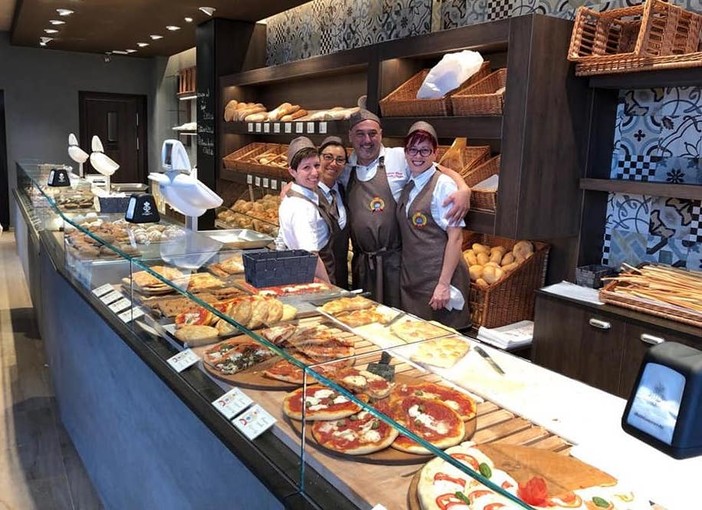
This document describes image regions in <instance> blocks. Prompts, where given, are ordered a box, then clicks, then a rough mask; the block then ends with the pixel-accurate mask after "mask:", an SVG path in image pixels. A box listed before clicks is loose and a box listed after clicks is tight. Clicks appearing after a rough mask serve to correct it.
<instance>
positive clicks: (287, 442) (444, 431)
mask: <svg viewBox="0 0 702 510" xmlns="http://www.w3.org/2000/svg"><path fill="white" fill-rule="evenodd" d="M25 175H26V174H25ZM30 180H31V179H30ZM38 193H39V198H41V196H44V195H43V194H42V192H41V190H40V191H39V192H38ZM41 202H42V200H38V202H37V208H35V209H33V205H32V204H33V202H32V201H31V200H29V199H28V194H27V193H23V192H18V193H17V194H16V203H17V207H18V208H19V209H21V210H22V211H23V212H22V215H21V216H22V217H23V219H25V220H29V219H31V218H34V217H36V216H37V215H39V214H41V215H43V217H44V220H43V221H41V222H39V221H35V222H34V223H31V224H30V222H29V221H27V225H28V226H27V228H28V229H29V227H30V226H31V230H33V231H34V235H35V238H36V239H38V241H39V255H38V257H36V258H35V259H31V260H29V261H28V264H27V271H28V274H29V275H35V276H36V275H38V278H39V280H40V288H41V292H40V293H39V294H38V295H37V296H36V299H37V300H38V304H39V308H40V309H42V310H43V312H42V313H41V315H40V330H41V333H42V337H43V338H44V340H45V343H46V349H47V354H48V356H47V357H48V360H49V365H50V367H51V371H52V378H53V383H54V387H55V389H56V394H57V400H58V402H59V408H60V411H61V418H62V421H63V422H64V424H65V425H66V428H67V430H68V431H69V434H70V435H71V437H72V439H73V441H74V443H75V444H76V448H77V450H78V451H79V453H80V455H81V457H82V459H83V461H84V463H85V465H86V467H87V469H88V471H89V473H90V475H91V478H92V479H93V482H94V483H95V485H96V487H97V489H98V492H99V493H100V494H101V497H102V498H103V500H104V501H105V503H106V506H113V507H118V508H136V507H149V508H180V507H191V508H192V507H214V506H215V505H221V506H226V505H231V498H232V493H233V492H232V491H234V492H235V493H236V495H237V496H236V497H237V499H242V500H243V499H246V500H247V501H248V502H249V503H248V504H249V505H250V506H251V507H252V508H276V507H283V506H285V507H289V508H330V507H338V508H372V507H374V506H375V505H382V506H383V507H385V508H388V509H390V508H411V509H419V508H422V509H428V508H449V507H454V506H455V507H456V508H458V505H463V507H464V508H471V509H472V508H544V507H546V506H548V507H549V508H557V507H558V506H561V507H571V508H586V503H584V502H583V503H582V504H581V505H580V506H576V505H575V503H574V502H575V501H578V500H582V501H586V500H589V501H591V502H592V501H597V502H602V501H606V502H609V503H612V505H613V506H611V508H627V509H635V508H648V503H647V501H648V499H653V500H655V501H658V502H660V503H662V504H663V505H669V507H670V508H679V507H678V506H674V505H675V504H677V503H678V501H679V500H682V501H693V500H694V499H690V498H693V497H694V495H693V494H690V491H691V489H690V488H688V487H685V486H684V484H683V483H682V482H681V480H684V478H685V473H688V472H690V470H691V469H694V468H699V467H700V463H699V461H698V460H697V459H690V460H686V461H675V460H673V459H670V458H668V457H666V456H665V455H663V454H662V453H659V452H658V451H656V450H652V449H651V448H650V447H648V446H646V445H645V444H643V443H640V442H638V441H637V440H635V439H633V438H631V437H629V436H627V435H626V434H624V433H623V432H622V431H621V430H620V428H619V425H618V420H619V418H620V417H621V413H622V411H623V407H624V401H623V400H621V399H619V398H616V397H613V396H611V395H607V394H604V393H602V392H600V391H598V390H595V389H593V388H590V387H588V386H586V385H584V384H581V383H578V382H575V381H573V380H571V379H568V378H566V377H563V376H560V375H557V374H555V373H552V372H550V371H548V370H545V369H543V368H540V367H537V366H535V365H531V364H530V363H528V362H526V361H524V360H521V359H519V358H516V357H513V356H511V355H509V354H507V353H504V352H501V351H498V350H495V349H492V348H489V347H487V346H485V347H484V352H483V353H482V354H481V353H480V350H479V347H480V346H479V345H478V344H477V343H476V342H475V341H474V340H473V339H471V338H467V337H465V336H462V335H460V334H458V333H456V332H455V331H451V330H448V329H446V328H445V327H443V326H441V325H440V324H434V323H428V322H425V321H422V320H420V319H417V318H415V317H412V316H411V315H407V314H404V313H403V312H402V311H400V310H396V309H392V308H388V307H384V306H382V305H378V304H377V303H374V302H373V301H371V300H369V299H367V298H364V297H362V296H357V295H354V294H350V293H345V292H343V291H341V289H338V288H334V287H331V286H328V285H325V284H323V283H320V282H312V283H309V284H300V285H284V286H278V287H270V288H266V289H257V288H255V287H252V286H251V285H249V284H248V283H246V281H245V278H244V276H243V274H242V273H243V269H244V268H243V263H242V262H243V256H242V251H241V250H231V249H228V248H227V247H226V246H224V245H223V244H222V243H221V242H219V241H217V240H213V239H211V238H209V237H207V236H205V235H202V234H199V233H195V232H188V231H178V230H177V229H175V226H174V229H173V231H174V232H180V233H179V234H178V235H175V234H174V238H172V239H170V238H169V237H168V236H166V238H163V236H162V237H161V238H160V239H159V240H156V239H154V240H153V241H152V242H148V243H139V242H137V240H136V235H137V234H135V233H134V232H133V231H132V228H134V227H131V226H122V227H124V229H126V230H127V231H130V232H131V235H130V233H129V232H127V233H126V237H124V232H123V230H121V227H120V229H119V235H117V234H116V233H115V232H114V231H110V235H106V234H105V232H104V231H103V230H100V229H98V228H97V227H100V228H102V227H103V226H104V224H105V221H109V224H111V225H114V224H115V223H117V220H115V219H114V218H111V219H109V220H108V219H107V218H103V217H90V218H85V217H77V216H75V215H71V214H67V213H66V212H64V211H61V210H60V209H58V208H57V207H56V204H55V203H54V202H52V200H51V199H50V197H45V196H44V205H45V207H43V208H40V207H39V205H41ZM98 220H99V221H102V222H103V223H100V224H98V225H95V223H96V222H98ZM118 226H119V223H118ZM169 227H170V226H168V227H165V228H164V231H165V229H166V228H169ZM141 228H144V227H141ZM145 230H146V231H147V232H148V227H146V228H145ZM154 231H155V230H154ZM77 235H80V236H84V239H83V241H85V242H88V240H90V241H91V242H95V243H97V244H98V245H99V249H98V253H97V254H96V253H94V252H93V251H87V250H85V249H84V250H79V249H78V248H77V247H76V241H75V240H71V241H69V239H71V238H73V237H75V236H77ZM154 237H155V235H154ZM78 244H79V245H80V243H78ZM126 245H128V246H130V247H132V248H134V251H133V252H128V251H127V250H126V249H125V246H126ZM486 356H487V357H486ZM108 437H109V438H110V440H109V441H106V440H105V438H108ZM605 438H607V439H606V440H605ZM615 440H616V443H615ZM613 444H617V445H620V447H621V448H623V449H626V451H627V452H628V454H629V455H628V456H627V457H626V458H620V456H618V455H616V454H614V453H613V452H615V451H616V449H615V448H613V446H612V445H613ZM641 458H645V459H646V461H647V462H646V464H642V463H641V462H640V460H639V459H641ZM578 459H585V460H587V461H588V462H589V464H585V463H583V462H582V460H578ZM646 465H665V468H666V469H665V473H664V474H661V473H660V472H659V471H658V470H647V469H645V467H644V466H646ZM105 466H109V470H107V469H106V467H105ZM166 466H167V469H166V468H165V467H166ZM593 466H595V467H593ZM598 468H599V469H598ZM649 471H650V472H649ZM566 474H567V475H568V476H566ZM544 484H545V485H544ZM613 487H614V488H613ZM155 488H156V489H155ZM622 495H625V496H622ZM627 500H629V501H627ZM490 505H492V506H490ZM499 505H502V506H499ZM568 505H570V506H568ZM598 506H599V505H598ZM379 508H380V507H379Z"/></svg>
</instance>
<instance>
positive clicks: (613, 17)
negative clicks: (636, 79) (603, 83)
mask: <svg viewBox="0 0 702 510" xmlns="http://www.w3.org/2000/svg"><path fill="white" fill-rule="evenodd" d="M701 30H702V16H701V15H699V14H697V13H694V12H690V11H687V10H685V9H683V8H682V7H678V6H675V5H671V4H669V3H667V2H665V1H664V0H647V2H646V3H645V4H643V5H636V6H633V7H624V8H621V9H612V10H609V11H604V12H599V11H596V10H593V9H588V8H586V7H580V9H579V10H578V13H577V15H576V17H575V25H574V27H573V35H572V37H571V40H570V49H569V51H568V60H571V61H573V62H586V61H587V62H590V63H592V62H596V61H597V60H602V59H605V60H607V59H610V58H611V57H614V56H616V58H625V59H626V58H632V57H637V58H641V57H658V56H666V55H681V54H685V53H691V52H694V51H697V47H698V45H699V42H700V31H701ZM615 61H616V60H615Z"/></svg>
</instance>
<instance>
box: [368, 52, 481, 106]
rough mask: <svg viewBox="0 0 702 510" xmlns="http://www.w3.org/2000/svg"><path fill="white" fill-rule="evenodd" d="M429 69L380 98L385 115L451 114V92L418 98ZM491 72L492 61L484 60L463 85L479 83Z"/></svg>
mask: <svg viewBox="0 0 702 510" xmlns="http://www.w3.org/2000/svg"><path fill="white" fill-rule="evenodd" d="M429 71H430V70H429V69H423V70H422V71H420V72H418V73H417V74H415V75H414V76H412V77H411V78H410V79H409V80H407V81H406V82H404V83H403V84H402V85H400V86H399V87H397V88H396V89H395V90H393V91H392V92H391V93H390V94H388V95H387V96H386V97H385V98H383V99H381V100H380V112H381V113H382V115H383V117H438V116H444V117H445V116H447V115H451V101H450V94H451V92H449V93H448V94H446V95H445V96H443V97H441V98H438V99H417V92H418V91H419V88H420V87H421V86H422V83H423V82H424V79H425V78H426V77H427V75H428V74H429ZM489 73H490V62H483V65H482V66H481V67H480V69H479V70H478V72H476V73H475V74H474V75H473V76H471V77H470V78H468V79H467V80H466V81H465V82H464V83H462V84H461V87H463V86H465V85H467V84H473V83H477V82H478V81H480V80H482V79H483V78H485V77H486V76H487V75H488V74H489Z"/></svg>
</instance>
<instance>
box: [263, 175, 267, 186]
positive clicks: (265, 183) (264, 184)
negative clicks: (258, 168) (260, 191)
mask: <svg viewBox="0 0 702 510" xmlns="http://www.w3.org/2000/svg"><path fill="white" fill-rule="evenodd" d="M263 187H264V188H267V187H268V177H264V178H263Z"/></svg>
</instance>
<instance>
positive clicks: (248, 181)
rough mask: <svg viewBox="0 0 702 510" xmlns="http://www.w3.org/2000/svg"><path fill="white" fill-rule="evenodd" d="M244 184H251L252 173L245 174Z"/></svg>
mask: <svg viewBox="0 0 702 510" xmlns="http://www.w3.org/2000/svg"><path fill="white" fill-rule="evenodd" d="M246 184H253V175H251V174H247V175H246Z"/></svg>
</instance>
